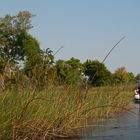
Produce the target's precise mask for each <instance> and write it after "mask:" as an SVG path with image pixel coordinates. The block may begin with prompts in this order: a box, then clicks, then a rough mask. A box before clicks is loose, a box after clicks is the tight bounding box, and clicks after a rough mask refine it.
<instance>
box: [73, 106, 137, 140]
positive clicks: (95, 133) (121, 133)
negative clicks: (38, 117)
mask: <svg viewBox="0 0 140 140" xmlns="http://www.w3.org/2000/svg"><path fill="white" fill-rule="evenodd" d="M98 125H99V126H98V127H89V128H86V129H83V130H82V132H81V138H79V139H74V140H140V104H134V109H133V110H132V112H127V113H123V114H120V115H119V116H117V117H116V118H113V119H108V120H107V121H105V122H102V123H100V124H98Z"/></svg>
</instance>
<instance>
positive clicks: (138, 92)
mask: <svg viewBox="0 0 140 140" xmlns="http://www.w3.org/2000/svg"><path fill="white" fill-rule="evenodd" d="M135 94H140V86H139V87H138V89H136V90H135Z"/></svg>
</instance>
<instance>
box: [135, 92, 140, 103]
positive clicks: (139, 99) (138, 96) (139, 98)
mask: <svg viewBox="0 0 140 140" xmlns="http://www.w3.org/2000/svg"><path fill="white" fill-rule="evenodd" d="M134 99H135V101H140V93H138V90H135V94H134Z"/></svg>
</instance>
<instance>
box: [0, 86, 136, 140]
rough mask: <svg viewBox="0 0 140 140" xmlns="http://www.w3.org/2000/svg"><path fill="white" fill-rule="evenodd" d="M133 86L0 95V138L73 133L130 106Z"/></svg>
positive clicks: (63, 89)
mask: <svg viewBox="0 0 140 140" xmlns="http://www.w3.org/2000/svg"><path fill="white" fill-rule="evenodd" d="M132 90H133V86H132V87H131V86H121V87H104V88H90V89H86V88H74V87H59V88H58V87H55V88H52V89H50V90H45V91H40V92H38V91H32V92H31V91H27V90H19V91H5V92H3V93H1V94H0V106H1V107H0V116H1V117H0V123H1V125H0V139H27V140H28V139H35V140H36V139H47V140H48V139H56V138H61V139H62V138H65V137H71V136H77V135H78V130H79V128H81V127H83V126H85V125H87V123H88V121H91V120H92V122H95V121H98V120H100V119H103V118H109V117H110V116H113V115H114V114H116V113H118V112H122V111H128V110H130V109H131V107H132V106H131V100H132Z"/></svg>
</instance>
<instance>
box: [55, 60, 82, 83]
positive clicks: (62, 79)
mask: <svg viewBox="0 0 140 140" xmlns="http://www.w3.org/2000/svg"><path fill="white" fill-rule="evenodd" d="M56 70H57V76H58V81H59V83H61V84H80V82H81V80H82V79H81V73H82V64H81V63H80V60H78V59H75V58H71V59H70V60H68V61H64V60H58V61H57V62H56Z"/></svg>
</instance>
